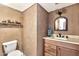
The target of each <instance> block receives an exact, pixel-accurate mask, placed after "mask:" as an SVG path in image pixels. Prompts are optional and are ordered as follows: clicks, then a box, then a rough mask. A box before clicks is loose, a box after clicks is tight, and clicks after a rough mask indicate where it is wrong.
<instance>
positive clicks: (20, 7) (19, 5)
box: [2, 3, 75, 12]
mask: <svg viewBox="0 0 79 59" xmlns="http://www.w3.org/2000/svg"><path fill="white" fill-rule="evenodd" d="M2 4H3V5H6V6H8V7H11V8H14V9H16V10H19V11H21V12H22V11H24V10H25V9H28V8H29V7H31V6H32V5H33V4H35V3H9V4H8V3H7V4H6V3H2ZM39 4H40V5H41V6H42V7H43V8H44V9H46V10H47V11H48V12H51V11H54V10H56V9H60V8H63V7H67V6H70V5H72V4H75V3H39Z"/></svg>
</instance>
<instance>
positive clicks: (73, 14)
mask: <svg viewBox="0 0 79 59" xmlns="http://www.w3.org/2000/svg"><path fill="white" fill-rule="evenodd" d="M64 9H65V12H64V13H63V14H62V16H66V17H67V18H68V31H54V33H61V34H70V35H79V4H75V5H71V6H69V7H65V8H64ZM57 17H58V15H57V14H56V11H52V12H50V13H49V24H50V25H51V27H52V28H53V30H54V21H55V18H57Z"/></svg>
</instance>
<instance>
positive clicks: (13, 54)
mask: <svg viewBox="0 0 79 59" xmlns="http://www.w3.org/2000/svg"><path fill="white" fill-rule="evenodd" d="M7 56H23V53H22V52H21V51H19V50H15V51H12V52H10V53H8V55H7Z"/></svg>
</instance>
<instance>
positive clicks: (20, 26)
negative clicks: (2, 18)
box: [0, 23, 23, 28]
mask: <svg viewBox="0 0 79 59" xmlns="http://www.w3.org/2000/svg"><path fill="white" fill-rule="evenodd" d="M0 28H23V25H22V24H9V23H0Z"/></svg>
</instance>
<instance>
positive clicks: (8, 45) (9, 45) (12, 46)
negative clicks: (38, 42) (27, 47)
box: [2, 40, 24, 56]
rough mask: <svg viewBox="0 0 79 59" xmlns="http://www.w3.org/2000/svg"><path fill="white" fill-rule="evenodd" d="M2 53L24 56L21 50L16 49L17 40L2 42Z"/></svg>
mask: <svg viewBox="0 0 79 59" xmlns="http://www.w3.org/2000/svg"><path fill="white" fill-rule="evenodd" d="M2 45H3V49H4V55H7V56H24V54H23V52H21V51H20V50H16V48H17V40H14V41H9V42H4V43H3V44H2Z"/></svg>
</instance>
